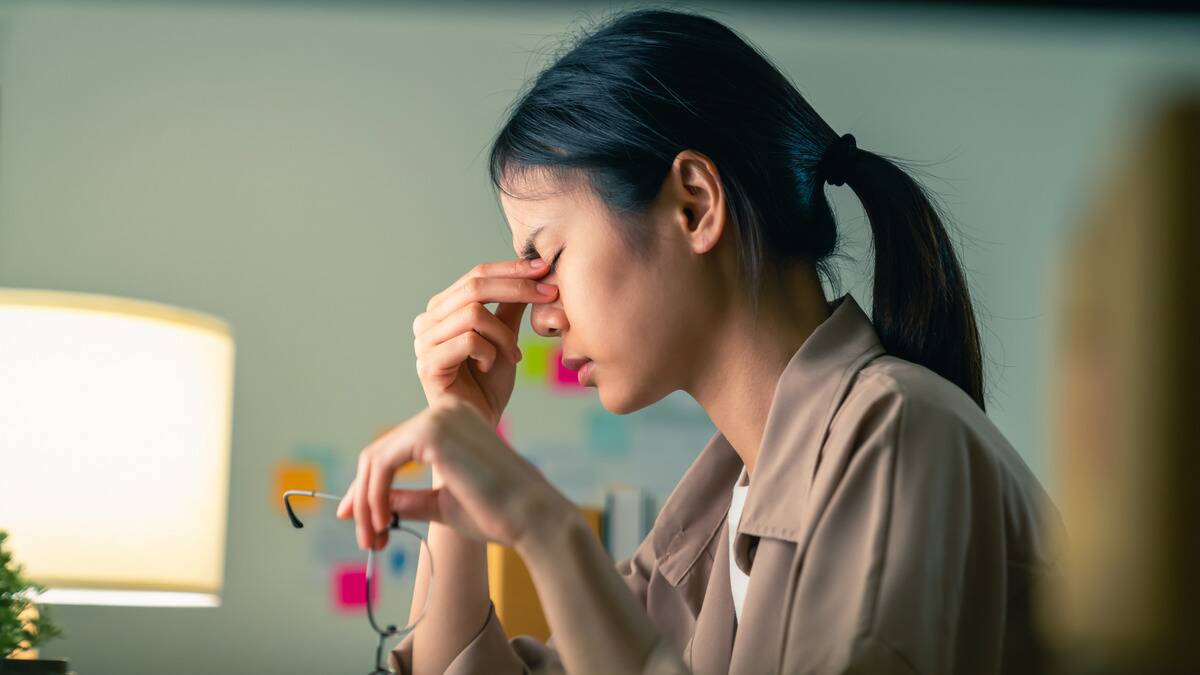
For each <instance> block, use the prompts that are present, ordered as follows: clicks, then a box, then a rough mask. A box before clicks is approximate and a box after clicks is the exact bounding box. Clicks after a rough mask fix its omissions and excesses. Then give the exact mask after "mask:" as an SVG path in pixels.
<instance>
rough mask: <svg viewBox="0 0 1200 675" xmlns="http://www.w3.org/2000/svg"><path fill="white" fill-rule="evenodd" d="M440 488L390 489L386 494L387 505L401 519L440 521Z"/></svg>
mask: <svg viewBox="0 0 1200 675" xmlns="http://www.w3.org/2000/svg"><path fill="white" fill-rule="evenodd" d="M440 493H441V489H440V488H434V489H430V490H392V492H391V494H390V495H388V506H389V507H390V508H391V511H392V513H395V514H398V515H399V516H400V518H402V519H403V520H424V521H434V522H441V520H442V512H441V508H440V506H439V504H438V495H439V494H440Z"/></svg>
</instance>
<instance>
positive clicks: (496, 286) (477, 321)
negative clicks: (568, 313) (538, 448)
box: [413, 259, 558, 427]
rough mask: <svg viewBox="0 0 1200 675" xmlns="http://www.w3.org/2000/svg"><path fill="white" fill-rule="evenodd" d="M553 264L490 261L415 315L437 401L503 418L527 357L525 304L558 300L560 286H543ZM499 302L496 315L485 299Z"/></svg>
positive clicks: (428, 392)
mask: <svg viewBox="0 0 1200 675" xmlns="http://www.w3.org/2000/svg"><path fill="white" fill-rule="evenodd" d="M548 269H549V268H548V267H547V266H546V264H545V261H544V260H541V259H536V260H532V261H528V260H510V261H503V262H492V263H482V264H480V265H477V266H476V267H475V268H474V269H472V270H471V271H470V272H468V273H467V274H465V275H464V276H463V277H461V278H460V279H459V280H458V281H455V282H454V283H453V284H452V285H451V286H450V287H449V288H447V289H446V290H444V291H442V292H441V293H438V294H437V295H435V296H433V298H432V299H430V300H429V305H428V306H427V307H426V310H425V312H423V313H422V314H420V315H418V316H417V318H416V319H415V320H414V321H413V336H414V338H415V340H414V343H413V345H414V349H415V351H416V355H417V375H418V376H419V377H420V379H421V386H422V387H423V388H424V389H425V400H427V401H428V402H429V403H430V404H431V405H432V404H433V403H434V402H436V401H437V400H438V399H440V398H442V397H443V396H446V395H448V394H451V395H454V396H456V397H458V398H460V399H462V400H464V401H467V402H468V403H470V404H471V405H473V406H475V407H476V408H478V409H479V411H480V412H481V413H482V414H483V415H484V417H485V418H486V419H487V420H488V421H489V422H490V423H491V425H492V426H493V427H494V426H496V425H497V424H499V422H500V415H501V413H503V412H504V408H505V406H507V405H508V400H509V398H510V397H511V396H512V391H513V384H514V382H515V380H516V372H517V371H516V364H517V362H518V361H520V360H521V351H520V349H519V348H518V347H517V334H518V332H519V331H520V328H521V317H522V316H523V315H524V313H525V305H527V304H529V303H532V302H552V301H553V300H554V299H555V298H556V297H557V296H558V289H557V288H555V287H554V286H551V285H549V284H539V283H538V281H537V279H539V278H541V277H543V276H545V274H546V272H547V270H548ZM491 302H496V303H499V305H498V306H497V307H496V312H495V313H492V312H491V311H490V310H488V309H487V307H485V306H484V305H486V304H487V303H491Z"/></svg>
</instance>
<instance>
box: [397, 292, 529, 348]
mask: <svg viewBox="0 0 1200 675" xmlns="http://www.w3.org/2000/svg"><path fill="white" fill-rule="evenodd" d="M506 306H509V307H511V306H512V305H506ZM520 306H521V307H524V305H520ZM510 311H511V310H510ZM518 321H519V318H518ZM471 331H475V332H476V333H479V334H480V335H482V336H483V337H484V338H486V339H487V340H488V341H489V342H491V343H492V344H493V345H495V346H496V347H498V348H499V350H500V351H501V352H502V353H504V354H507V355H508V356H509V358H510V359H512V360H513V361H514V362H515V361H519V360H520V359H521V350H520V349H519V348H518V347H517V336H516V334H515V333H514V332H513V330H512V329H511V328H509V326H508V325H506V324H505V322H504V321H502V320H501V319H500V318H498V316H497V315H496V314H492V313H491V312H490V311H488V309H487V308H486V307H484V306H483V305H481V304H479V303H477V302H472V303H469V304H467V305H465V306H463V307H460V308H459V309H458V310H456V311H455V312H454V313H452V314H451V315H450V316H449V317H447V318H446V319H445V320H444V321H442V322H440V323H438V324H435V325H434V326H432V327H431V328H430V329H429V330H427V331H425V332H424V333H423V334H421V335H420V336H419V337H418V338H417V340H416V347H415V350H416V353H417V358H418V359H421V358H423V357H424V356H425V355H426V354H427V353H428V352H429V350H431V349H433V348H434V347H436V346H438V345H440V344H442V343H443V342H445V341H447V340H449V339H451V338H454V337H457V336H459V335H461V334H464V333H469V332H471Z"/></svg>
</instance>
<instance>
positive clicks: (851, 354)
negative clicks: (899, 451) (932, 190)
mask: <svg viewBox="0 0 1200 675" xmlns="http://www.w3.org/2000/svg"><path fill="white" fill-rule="evenodd" d="M832 306H833V312H832V313H831V314H830V315H829V317H828V318H827V319H825V321H823V322H822V323H821V325H819V326H817V328H816V330H814V331H813V333H812V335H810V336H809V337H808V339H806V340H805V341H804V344H802V345H801V346H800V348H799V349H798V350H796V353H795V354H794V355H793V356H792V358H791V359H790V360H789V361H788V364H787V366H786V367H785V368H784V370H783V373H782V374H781V375H780V376H779V381H778V382H777V383H776V385H775V395H774V398H773V399H772V401H771V407H770V409H769V410H768V412H767V422H766V427H765V428H764V430H763V438H762V447H761V449H760V450H759V454H758V461H757V465H756V467H755V470H754V476H753V478H752V479H751V480H750V489H749V491H748V493H747V495H746V504H745V506H744V508H743V510H742V517H741V521H740V523H739V525H738V533H739V534H750V535H756V536H759V537H772V538H776V539H786V540H790V541H792V542H795V543H799V539H800V537H801V531H800V523H801V521H802V518H801V514H803V512H804V508H805V505H806V504H807V501H808V494H809V488H810V487H811V485H812V479H813V475H814V473H815V472H816V468H817V462H818V459H819V456H820V451H821V446H822V445H823V443H824V441H825V437H826V434H827V432H828V429H829V424H830V422H831V421H832V419H833V415H834V413H835V412H836V411H837V409H838V407H839V406H840V405H841V403H842V400H843V399H844V398H845V396H846V393H847V391H848V390H849V389H850V385H851V383H852V382H853V380H854V376H855V375H856V374H857V373H858V371H859V370H861V369H862V367H863V366H865V365H866V364H867V363H868V362H869V361H871V360H872V359H874V358H876V357H877V356H880V355H882V354H884V349H883V346H882V345H881V344H880V342H879V337H878V336H877V335H876V333H875V329H874V327H873V326H872V325H871V320H870V318H868V317H867V315H866V314H865V313H864V312H863V310H862V308H860V307H859V305H858V303H857V302H855V301H854V298H853V297H852V296H851V295H850V294H848V293H847V294H845V295H843V296H841V297H840V298H838V299H837V300H834V301H833V303H832ZM741 470H742V461H741V458H740V457H739V456H738V455H737V453H736V452H735V451H734V449H733V446H731V445H730V444H729V442H728V441H727V440H726V439H725V437H724V435H722V434H721V432H719V431H718V432H717V433H716V434H714V435H713V437H712V438H711V439H710V440H709V442H708V444H707V445H706V446H705V447H704V450H702V451H701V453H700V455H699V456H698V457H697V458H696V461H694V462H693V463H692V466H691V467H689V468H688V470H687V472H686V473H685V474H684V476H683V478H682V479H681V480H680V481H679V485H678V486H677V488H676V489H675V490H674V491H673V492H672V493H671V496H670V497H669V498H668V499H667V501H666V503H665V504H663V507H662V509H661V511H660V512H659V516H658V519H657V522H656V526H655V530H656V532H655V551H656V553H657V556H658V561H659V565H660V570H661V571H662V572H663V574H664V575H665V576H666V578H667V579H668V580H669V581H670V582H671V583H672V584H678V583H679V581H680V579H682V577H683V576H684V574H686V573H687V571H688V570H690V569H691V567H692V566H693V564H694V563H695V562H696V560H697V559H698V558H699V556H700V554H701V553H702V552H703V551H704V550H705V549H706V548H707V547H708V545H709V543H710V542H711V540H712V537H713V536H715V535H716V533H717V531H718V530H720V528H721V525H722V523H723V522H724V520H725V516H726V514H727V513H728V509H729V500H728V499H726V497H728V496H729V494H730V492H731V491H732V489H733V485H734V483H736V482H737V478H738V476H739V475H740V474H741ZM738 548H740V549H742V550H739V551H738V558H739V565H741V564H742V562H743V561H742V560H740V559H741V558H742V557H743V554H744V553H745V551H744V547H741V546H739V547H738ZM744 568H748V567H744Z"/></svg>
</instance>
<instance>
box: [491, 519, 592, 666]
mask: <svg viewBox="0 0 1200 675" xmlns="http://www.w3.org/2000/svg"><path fill="white" fill-rule="evenodd" d="M580 510H581V511H582V512H583V517H584V518H585V519H586V520H587V523H588V525H590V526H591V528H592V531H593V532H595V533H596V536H597V537H599V538H601V541H603V538H602V536H601V532H600V516H601V512H600V509H597V508H593V507H590V506H584V507H581V508H580ZM487 557H488V587H489V590H490V593H491V596H492V603H493V604H495V606H496V618H498V619H500V625H502V626H503V627H504V632H505V634H506V635H508V637H510V638H511V637H515V636H517V635H530V636H533V637H535V638H537V639H538V640H541V641H543V642H545V641H546V640H547V639H548V638H549V637H550V626H549V625H548V624H547V623H546V615H545V614H544V613H543V612H542V603H541V602H540V601H539V600H538V596H537V590H536V589H535V588H534V586H533V579H531V578H530V576H529V570H528V569H526V567H525V563H524V562H523V561H522V560H521V556H519V555H517V552H516V551H514V550H513V549H511V548H509V547H507V546H500V545H499V544H488V547H487Z"/></svg>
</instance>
